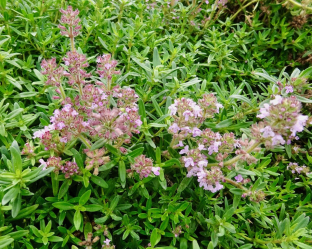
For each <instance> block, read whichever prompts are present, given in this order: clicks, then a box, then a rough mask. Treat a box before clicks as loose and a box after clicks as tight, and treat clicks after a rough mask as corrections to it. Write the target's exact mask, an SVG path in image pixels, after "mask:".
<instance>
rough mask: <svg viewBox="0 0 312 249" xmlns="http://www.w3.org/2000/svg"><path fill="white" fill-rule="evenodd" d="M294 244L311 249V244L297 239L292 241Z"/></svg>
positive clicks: (304, 248)
mask: <svg viewBox="0 0 312 249" xmlns="http://www.w3.org/2000/svg"><path fill="white" fill-rule="evenodd" d="M293 243H294V244H296V245H297V246H299V247H300V248H303V249H312V246H309V245H307V244H304V243H302V242H299V241H293Z"/></svg>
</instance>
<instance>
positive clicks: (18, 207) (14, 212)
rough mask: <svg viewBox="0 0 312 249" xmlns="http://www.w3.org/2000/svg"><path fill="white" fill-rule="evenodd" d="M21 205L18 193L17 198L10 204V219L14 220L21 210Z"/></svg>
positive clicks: (20, 197)
mask: <svg viewBox="0 0 312 249" xmlns="http://www.w3.org/2000/svg"><path fill="white" fill-rule="evenodd" d="M21 204H22V196H21V193H20V191H19V193H18V195H17V197H16V198H15V200H14V201H13V202H12V210H11V211H12V217H13V218H15V217H16V216H17V215H18V213H19V211H20V210H21Z"/></svg>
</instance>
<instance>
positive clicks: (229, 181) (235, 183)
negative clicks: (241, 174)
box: [224, 177, 248, 191]
mask: <svg viewBox="0 0 312 249" xmlns="http://www.w3.org/2000/svg"><path fill="white" fill-rule="evenodd" d="M224 180H225V181H226V182H227V183H230V184H231V185H233V186H235V187H237V188H239V189H241V190H244V191H248V189H247V188H245V187H243V186H242V185H241V184H239V183H238V182H235V181H233V180H231V179H229V178H226V177H224Z"/></svg>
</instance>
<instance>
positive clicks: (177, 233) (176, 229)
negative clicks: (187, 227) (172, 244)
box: [172, 226, 182, 238]
mask: <svg viewBox="0 0 312 249" xmlns="http://www.w3.org/2000/svg"><path fill="white" fill-rule="evenodd" d="M172 233H173V234H174V237H176V238H177V237H179V236H180V234H181V233H182V227H181V226H177V227H176V228H175V229H174V230H173V231H172Z"/></svg>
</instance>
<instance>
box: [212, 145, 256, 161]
mask: <svg viewBox="0 0 312 249" xmlns="http://www.w3.org/2000/svg"><path fill="white" fill-rule="evenodd" d="M260 144H261V142H254V144H253V145H251V146H250V147H249V148H247V150H246V153H250V152H252V151H253V150H254V149H255V148H257V147H258V146H259V145H260ZM241 157H242V155H238V156H236V157H233V158H232V159H230V160H228V161H226V162H224V163H223V166H229V165H231V164H234V163H236V162H237V161H238V160H239V159H240V158H241ZM218 165H219V163H208V165H207V167H212V166H218Z"/></svg>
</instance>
